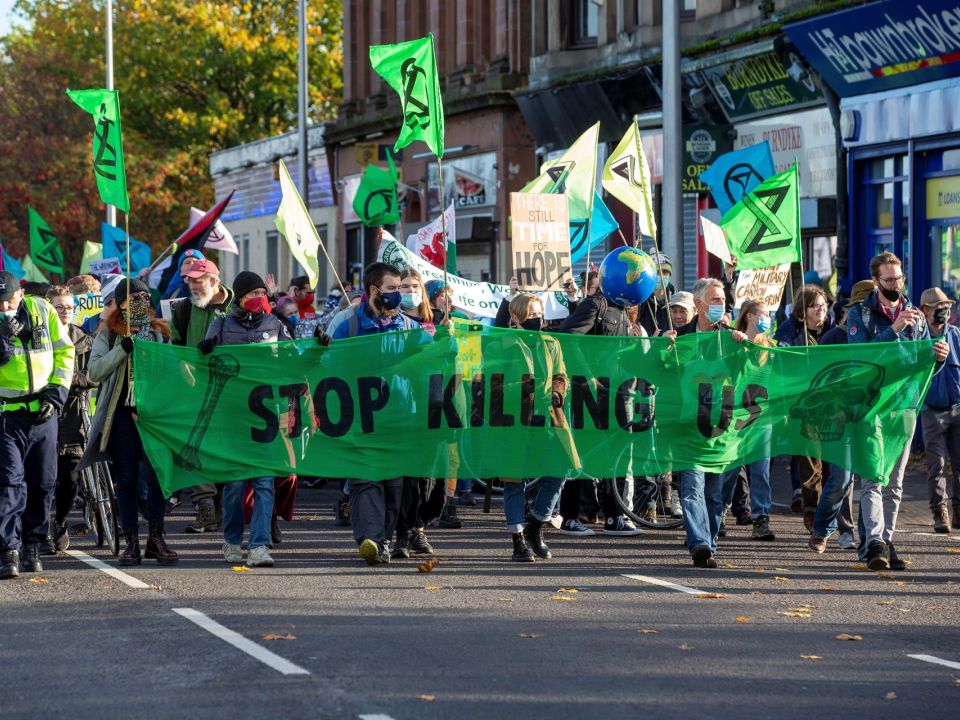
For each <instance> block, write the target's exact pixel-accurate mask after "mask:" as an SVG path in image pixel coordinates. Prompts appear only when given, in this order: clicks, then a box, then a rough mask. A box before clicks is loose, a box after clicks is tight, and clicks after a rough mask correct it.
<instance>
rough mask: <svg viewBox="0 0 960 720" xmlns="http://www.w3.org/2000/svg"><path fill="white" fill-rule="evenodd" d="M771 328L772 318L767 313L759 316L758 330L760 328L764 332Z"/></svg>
mask: <svg viewBox="0 0 960 720" xmlns="http://www.w3.org/2000/svg"><path fill="white" fill-rule="evenodd" d="M769 329H770V318H768V317H767V316H766V315H761V316H760V317H758V318H757V330H759V331H760V332H762V333H765V332H766V331H767V330H769Z"/></svg>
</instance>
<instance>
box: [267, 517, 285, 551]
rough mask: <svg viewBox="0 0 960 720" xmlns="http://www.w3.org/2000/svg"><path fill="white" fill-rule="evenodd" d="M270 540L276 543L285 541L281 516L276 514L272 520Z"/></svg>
mask: <svg viewBox="0 0 960 720" xmlns="http://www.w3.org/2000/svg"><path fill="white" fill-rule="evenodd" d="M270 540H271V542H272V543H273V544H274V545H279V544H280V543H282V542H283V533H282V532H280V518H278V517H277V516H276V515H274V516H273V520H271V521H270Z"/></svg>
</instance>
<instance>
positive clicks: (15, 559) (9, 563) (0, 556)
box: [0, 550, 20, 580]
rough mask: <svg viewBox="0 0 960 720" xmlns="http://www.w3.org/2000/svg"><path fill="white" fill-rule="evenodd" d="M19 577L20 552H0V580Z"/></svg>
mask: <svg viewBox="0 0 960 720" xmlns="http://www.w3.org/2000/svg"><path fill="white" fill-rule="evenodd" d="M17 577H20V553H18V552H17V551H16V550H4V551H3V552H0V580H9V579H11V578H17Z"/></svg>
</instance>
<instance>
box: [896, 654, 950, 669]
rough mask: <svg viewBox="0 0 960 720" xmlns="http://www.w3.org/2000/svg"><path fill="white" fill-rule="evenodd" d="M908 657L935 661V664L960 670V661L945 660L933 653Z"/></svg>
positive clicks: (909, 656)
mask: <svg viewBox="0 0 960 720" xmlns="http://www.w3.org/2000/svg"><path fill="white" fill-rule="evenodd" d="M907 657H908V658H913V659H914V660H921V661H923V662H928V663H933V664H934V665H943V666H944V667H948V668H953V669H954V670H960V662H953V661H952V660H944V659H943V658H938V657H934V656H933V655H907Z"/></svg>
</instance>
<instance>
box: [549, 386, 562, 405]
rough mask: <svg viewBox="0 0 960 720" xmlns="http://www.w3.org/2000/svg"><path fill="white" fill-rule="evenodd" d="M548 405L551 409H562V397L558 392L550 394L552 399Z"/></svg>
mask: <svg viewBox="0 0 960 720" xmlns="http://www.w3.org/2000/svg"><path fill="white" fill-rule="evenodd" d="M550 404H551V405H553V407H555V408H562V407H563V395H562V394H561V393H560V392H559V391H557V390H554V391H553V393H552V399H551V402H550Z"/></svg>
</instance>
